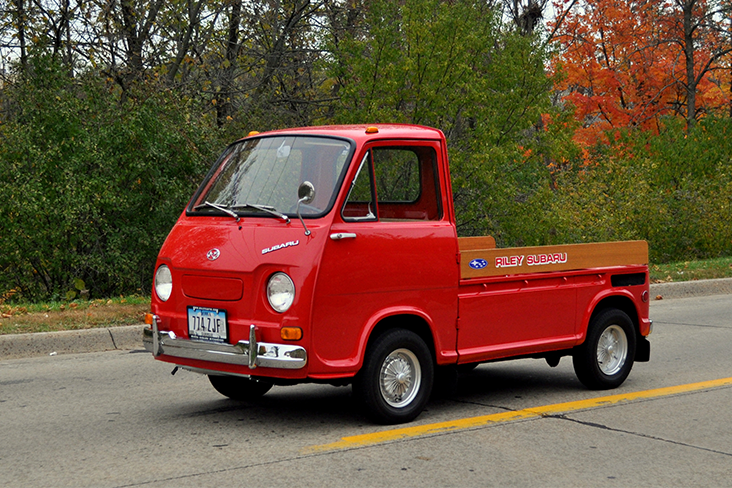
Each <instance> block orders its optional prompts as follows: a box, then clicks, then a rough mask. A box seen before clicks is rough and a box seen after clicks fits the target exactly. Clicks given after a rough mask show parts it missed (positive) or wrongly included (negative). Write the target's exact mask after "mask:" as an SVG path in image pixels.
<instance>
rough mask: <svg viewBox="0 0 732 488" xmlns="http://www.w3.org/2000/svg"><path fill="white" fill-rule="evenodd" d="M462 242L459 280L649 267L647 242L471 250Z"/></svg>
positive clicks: (460, 240)
mask: <svg viewBox="0 0 732 488" xmlns="http://www.w3.org/2000/svg"><path fill="white" fill-rule="evenodd" d="M462 239H465V238H460V239H459V240H458V244H459V246H460V254H461V257H460V275H461V278H462V279H466V278H484V277H489V276H503V275H515V274H523V273H539V272H545V271H570V270H577V269H585V268H603V267H610V266H625V265H644V264H648V243H647V242H646V241H621V242H597V243H590V244H564V245H558V246H537V247H507V248H502V249H496V248H495V247H493V248H484V249H470V248H469V244H468V247H466V248H463V247H462V242H463V241H462ZM470 239H475V238H470ZM477 243H478V241H477V240H476V241H470V244H477Z"/></svg>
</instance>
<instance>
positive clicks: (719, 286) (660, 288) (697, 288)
mask: <svg viewBox="0 0 732 488" xmlns="http://www.w3.org/2000/svg"><path fill="white" fill-rule="evenodd" d="M710 295H732V278H720V279H716V280H699V281H677V282H672V283H656V284H654V285H651V299H652V300H657V299H659V298H658V297H661V299H667V300H668V299H673V298H692V297H705V296H710Z"/></svg>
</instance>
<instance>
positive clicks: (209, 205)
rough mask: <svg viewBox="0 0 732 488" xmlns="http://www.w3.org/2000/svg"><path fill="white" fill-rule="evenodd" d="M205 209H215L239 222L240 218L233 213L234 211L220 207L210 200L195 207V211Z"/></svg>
mask: <svg viewBox="0 0 732 488" xmlns="http://www.w3.org/2000/svg"><path fill="white" fill-rule="evenodd" d="M203 207H211V208H215V209H216V210H219V211H221V212H224V213H225V214H226V215H230V216H232V217H234V218H235V219H236V221H237V222H239V216H238V215H237V214H236V212H233V211H231V210H229V208H228V207H224V206H223V205H218V204H216V203H211V202H209V201H208V200H207V201H205V202H203V203H202V204H200V205H196V206H195V207H193V210H201V209H202V208H203Z"/></svg>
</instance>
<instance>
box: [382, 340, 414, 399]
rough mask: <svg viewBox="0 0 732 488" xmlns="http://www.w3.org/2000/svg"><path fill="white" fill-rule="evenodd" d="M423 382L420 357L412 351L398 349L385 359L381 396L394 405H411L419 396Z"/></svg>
mask: <svg viewBox="0 0 732 488" xmlns="http://www.w3.org/2000/svg"><path fill="white" fill-rule="evenodd" d="M421 383H422V370H421V368H420V365H419V359H417V356H415V355H414V353H413V352H412V351H410V350H408V349H397V350H396V351H394V352H392V353H391V354H389V355H388V356H387V357H386V358H385V359H384V363H383V364H382V366H381V374H380V381H379V386H380V389H381V396H383V397H384V400H385V401H386V403H388V404H389V405H391V406H392V407H396V408H401V407H403V406H405V405H409V404H410V403H411V402H412V401H413V400H414V398H415V397H416V396H417V392H418V391H419V387H420V385H421Z"/></svg>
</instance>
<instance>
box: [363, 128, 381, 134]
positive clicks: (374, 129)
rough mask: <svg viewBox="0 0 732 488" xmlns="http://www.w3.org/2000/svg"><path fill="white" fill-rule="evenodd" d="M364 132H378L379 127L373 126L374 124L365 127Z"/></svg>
mask: <svg viewBox="0 0 732 488" xmlns="http://www.w3.org/2000/svg"><path fill="white" fill-rule="evenodd" d="M366 133H367V134H378V133H379V128H378V127H374V126H371V127H366Z"/></svg>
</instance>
